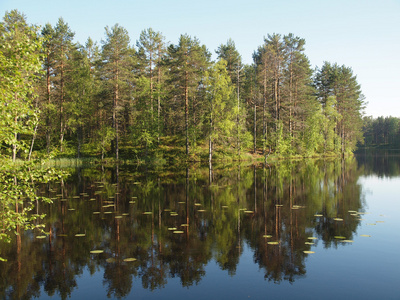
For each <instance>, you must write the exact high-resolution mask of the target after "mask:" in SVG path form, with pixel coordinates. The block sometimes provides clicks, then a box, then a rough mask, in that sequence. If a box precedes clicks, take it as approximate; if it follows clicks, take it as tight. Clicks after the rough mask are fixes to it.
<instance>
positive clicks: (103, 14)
mask: <svg viewBox="0 0 400 300" xmlns="http://www.w3.org/2000/svg"><path fill="white" fill-rule="evenodd" d="M12 9H17V10H18V11H20V12H22V13H24V14H25V16H26V18H27V21H28V23H30V24H36V25H40V26H43V25H45V24H46V23H50V24H51V25H53V26H54V25H55V24H56V23H57V20H58V19H59V18H60V17H62V18H63V19H64V21H65V22H67V23H68V25H69V27H70V28H71V30H72V31H73V32H75V41H76V42H79V43H81V44H84V43H85V42H86V40H87V38H88V37H91V38H92V39H93V40H94V41H97V42H98V44H99V45H101V40H102V39H104V38H105V30H104V28H105V27H106V26H110V27H111V26H113V25H114V24H116V23H118V24H119V25H121V26H123V27H124V28H126V29H127V31H128V32H129V36H130V38H131V44H132V45H136V40H137V39H138V38H139V35H140V32H141V31H142V30H144V29H147V28H150V27H151V28H153V29H154V30H155V31H160V32H161V33H162V34H163V35H164V36H165V38H166V41H167V42H169V43H173V44H177V43H178V39H179V36H180V35H181V34H188V35H190V36H191V37H197V38H198V39H199V40H200V42H201V43H202V44H204V45H206V47H207V48H208V50H209V51H210V52H211V53H213V58H214V59H215V58H216V55H215V50H216V49H217V48H218V46H219V45H221V44H225V43H226V42H227V40H228V39H229V38H231V39H233V41H234V42H235V45H236V48H237V49H238V51H239V53H240V54H241V55H242V60H243V62H244V63H247V64H251V63H252V54H253V52H254V51H255V50H256V49H257V48H258V47H259V46H261V45H262V44H263V42H264V37H267V36H268V34H273V33H278V34H281V35H286V34H288V33H293V34H294V35H295V36H298V37H301V38H303V39H305V41H306V45H305V48H306V49H305V54H306V55H307V57H308V58H309V60H310V63H311V66H312V68H316V67H321V66H322V65H323V63H324V61H327V62H331V63H337V64H339V65H345V66H346V67H351V68H352V70H353V74H354V75H356V76H357V81H358V83H359V84H360V85H361V90H362V92H363V94H364V96H365V102H366V109H365V111H364V112H365V115H367V116H373V117H374V118H377V117H379V116H394V117H400V93H399V92H397V91H396V88H397V87H399V86H400V0H274V1H270V0H241V1H240V0H230V1H227V0H203V1H191V0H112V1H111V0H79V1H78V0H62V1H60V0H0V15H1V18H2V17H3V16H4V14H5V12H6V11H11V10H12Z"/></svg>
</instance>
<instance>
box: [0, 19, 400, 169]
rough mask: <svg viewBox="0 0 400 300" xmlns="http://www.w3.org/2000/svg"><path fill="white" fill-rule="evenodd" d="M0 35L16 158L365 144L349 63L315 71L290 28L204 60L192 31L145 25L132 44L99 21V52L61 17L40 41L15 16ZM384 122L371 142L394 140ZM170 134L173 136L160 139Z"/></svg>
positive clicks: (3, 90)
mask: <svg viewBox="0 0 400 300" xmlns="http://www.w3.org/2000/svg"><path fill="white" fill-rule="evenodd" d="M0 35H1V37H0V38H1V43H0V62H1V65H0V72H1V75H2V77H1V78H0V97H1V98H0V101H1V103H2V104H4V105H1V106H0V114H1V117H0V125H1V126H2V128H4V129H3V130H2V131H1V132H0V141H1V143H0V151H1V155H3V156H4V155H7V156H9V155H10V154H12V155H13V157H14V159H15V158H16V156H17V154H18V155H19V157H23V155H24V151H25V152H27V151H28V148H29V147H28V146H29V145H34V148H35V149H36V150H41V152H42V153H45V152H47V154H50V153H53V154H54V155H60V156H71V155H72V156H77V157H80V155H81V153H83V154H84V155H98V154H99V153H101V156H102V157H103V158H104V156H105V155H106V154H107V152H108V154H109V153H111V152H112V153H115V157H116V159H117V160H118V155H119V152H120V148H121V153H122V155H123V156H124V157H129V156H130V155H134V156H136V157H137V159H139V160H140V159H142V158H143V157H146V160H147V159H150V158H151V157H154V156H155V155H156V154H157V153H158V154H160V153H161V152H163V151H164V150H165V149H171V148H174V147H175V150H174V151H175V152H176V153H177V155H178V156H179V157H176V159H175V158H172V157H171V155H170V153H172V152H173V151H169V150H168V151H169V153H168V154H166V153H161V155H164V154H165V155H166V157H171V159H168V161H170V162H176V161H180V162H181V161H182V160H198V159H205V158H206V155H205V153H206V148H208V147H209V145H207V144H208V143H209V138H211V140H212V141H211V142H212V143H214V148H215V149H214V150H216V151H221V153H220V155H219V157H221V158H223V159H227V157H230V159H233V157H234V156H236V159H240V157H241V156H242V155H245V153H249V152H250V151H251V152H252V153H253V154H256V155H257V153H258V154H260V153H261V151H260V150H262V154H263V155H264V156H266V155H268V153H269V149H270V150H271V151H272V153H275V155H278V156H285V157H287V156H293V155H294V156H296V155H305V156H310V155H338V154H340V153H350V152H352V151H353V150H354V149H355V147H356V143H357V142H358V143H360V142H362V139H363V136H362V121H361V114H362V109H363V105H364V104H363V96H362V95H361V90H360V86H359V84H358V83H357V80H356V76H354V75H353V72H352V70H351V68H348V67H346V66H339V65H337V64H330V63H324V65H323V66H322V67H321V69H317V70H316V71H315V73H314V78H313V77H312V76H313V72H312V70H311V67H310V62H309V60H308V58H307V56H306V55H305V40H304V39H302V38H300V37H297V36H294V35H293V34H291V33H289V34H287V35H280V34H272V35H267V36H266V38H264V42H263V44H262V45H261V46H260V47H259V48H258V49H257V51H255V52H254V55H253V59H254V63H253V64H252V65H244V64H243V63H242V60H241V55H240V53H239V52H238V51H237V49H236V45H235V43H234V41H233V40H232V39H229V40H228V41H227V42H226V44H221V45H220V46H219V47H218V49H217V50H216V53H217V54H218V58H219V59H221V60H220V61H221V62H222V61H225V63H224V66H222V63H221V62H217V63H215V64H211V61H210V58H211V54H210V52H209V51H208V49H207V48H206V46H205V45H202V44H201V43H200V41H199V40H198V39H197V38H192V37H190V36H189V35H187V34H185V35H181V36H180V38H179V40H178V42H177V44H171V45H169V46H168V47H166V44H165V41H164V40H165V38H164V37H163V35H162V34H161V33H160V32H157V31H154V30H153V29H152V28H148V29H146V30H143V31H142V32H141V33H140V35H139V38H138V40H137V42H136V46H137V51H136V50H135V49H134V48H133V47H132V46H131V45H130V41H131V39H130V37H129V35H128V32H127V31H126V29H124V28H123V27H121V26H120V25H118V24H116V25H114V26H112V27H106V30H105V39H104V40H103V41H102V42H101V43H102V45H101V46H102V47H101V49H100V48H99V47H97V45H96V43H95V42H93V41H92V40H91V39H90V38H89V39H88V41H87V43H86V44H85V45H84V46H82V45H79V44H75V43H73V41H72V39H73V37H74V33H73V32H72V30H71V29H70V28H69V26H68V23H66V22H65V21H64V20H63V19H62V18H60V19H59V20H58V21H57V23H56V25H55V26H52V25H50V24H46V25H45V26H44V27H43V29H42V32H41V36H40V37H39V35H38V33H37V28H36V27H34V26H29V25H27V24H26V21H25V17H24V16H23V15H21V14H20V13H18V12H17V11H13V12H11V13H9V14H6V16H5V18H4V22H2V24H1V28H0ZM223 68H225V72H223V70H222V69H223ZM41 71H44V72H41ZM206 72H207V73H206ZM38 77H40V78H39V79H38ZM228 79H229V83H228V81H227V80H228ZM214 85H215V86H214ZM36 95H39V97H37V96H36ZM330 97H335V102H332V101H333V100H332V101H331V100H329V99H330ZM212 98H215V99H213V104H212V107H211V99H212ZM317 101H318V102H319V103H317ZM210 120H212V122H213V125H212V126H211V124H210ZM385 122H386V121H385ZM386 123H387V124H386V125H385V127H384V128H385V129H384V131H385V132H387V133H385V136H384V137H383V134H382V133H376V134H375V133H374V134H375V137H374V138H372V134H371V132H372V131H373V130H372V127H371V126H372V125H371V124H370V125H369V126H370V127H369V129H368V130H369V132H370V133H369V135H368V134H367V135H366V137H368V139H369V141H371V140H372V139H374V140H375V143H377V142H376V140H377V139H378V136H380V137H379V139H380V140H382V139H384V140H385V143H392V142H393V141H394V140H395V139H396V132H397V131H398V123H396V121H395V120H390V122H389V121H388V122H386ZM389 123H390V124H389ZM110 129H111V130H113V131H114V134H111V133H110ZM389 132H390V133H389ZM321 135H322V138H321ZM35 139H36V141H37V142H35V143H33V142H34V141H35ZM110 139H111V140H110ZM170 140H175V141H178V143H175V144H174V143H172V144H166V145H162V144H161V143H162V142H167V141H170ZM379 143H382V142H381V141H379ZM182 146H184V147H185V148H186V158H184V157H183V156H182V153H181V150H182V149H181V147H182ZM44 147H45V148H46V149H44ZM189 149H190V151H189ZM55 150H56V151H55ZM37 153H38V152H36V155H37ZM178 153H179V154H178Z"/></svg>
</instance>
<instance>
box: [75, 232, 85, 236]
mask: <svg viewBox="0 0 400 300" xmlns="http://www.w3.org/2000/svg"><path fill="white" fill-rule="evenodd" d="M75 236H76V237H82V236H86V234H85V233H77V234H75Z"/></svg>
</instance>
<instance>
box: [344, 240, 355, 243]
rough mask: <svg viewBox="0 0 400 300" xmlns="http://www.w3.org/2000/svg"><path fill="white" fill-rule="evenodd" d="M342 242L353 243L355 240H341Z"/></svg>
mask: <svg viewBox="0 0 400 300" xmlns="http://www.w3.org/2000/svg"><path fill="white" fill-rule="evenodd" d="M341 242H342V243H353V242H354V241H353V240H341Z"/></svg>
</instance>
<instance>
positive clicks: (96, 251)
mask: <svg viewBox="0 0 400 300" xmlns="http://www.w3.org/2000/svg"><path fill="white" fill-rule="evenodd" d="M103 252H104V250H92V251H90V253H91V254H100V253H103Z"/></svg>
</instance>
